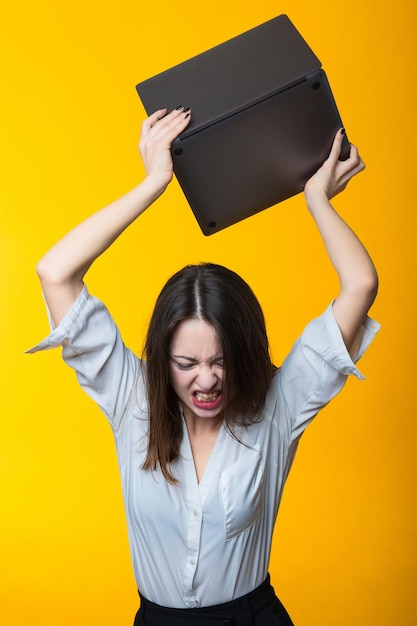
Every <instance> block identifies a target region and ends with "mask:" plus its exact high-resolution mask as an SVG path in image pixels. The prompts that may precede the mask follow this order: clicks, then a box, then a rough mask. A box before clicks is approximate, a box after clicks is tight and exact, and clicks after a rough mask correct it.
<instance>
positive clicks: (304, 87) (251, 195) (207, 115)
mask: <svg viewBox="0 0 417 626" xmlns="http://www.w3.org/2000/svg"><path fill="white" fill-rule="evenodd" d="M136 89H137V91H138V94H139V96H140V98H141V100H142V103H143V105H144V107H145V110H146V112H147V113H148V115H150V114H151V113H153V112H154V111H156V110H157V109H161V108H164V107H168V110H171V109H174V108H176V107H177V106H178V105H180V104H182V105H184V106H189V107H191V109H192V120H191V123H190V125H189V126H188V127H187V129H186V130H185V131H184V133H183V134H182V135H181V136H180V137H179V138H178V139H176V140H175V141H174V143H173V145H172V156H173V161H174V172H175V175H176V177H177V179H178V181H179V183H180V185H181V188H182V190H183V192H184V194H185V196H186V198H187V200H188V202H189V204H190V206H191V208H192V210H193V212H194V215H195V217H196V219H197V221H198V223H199V225H200V228H201V230H202V232H203V233H204V234H205V235H211V234H213V233H215V232H217V231H219V230H221V229H223V228H226V227H228V226H231V225H232V224H235V223H236V222H239V221H240V220H243V219H245V218H247V217H249V216H251V215H253V214H255V213H258V212H259V211H262V210H263V209H266V208H268V207H270V206H272V205H275V204H277V203H279V202H282V201H283V200H285V199H286V198H289V197H291V196H293V195H295V194H297V193H299V192H300V191H302V190H303V188H304V185H305V183H306V181H307V180H308V179H309V178H310V176H311V175H312V174H313V173H314V172H315V171H316V170H317V169H318V167H320V165H321V164H322V163H323V161H324V160H325V159H326V158H327V156H328V154H329V151H330V148H331V145H332V141H333V138H334V136H335V133H336V131H337V129H338V128H340V127H341V126H342V122H341V119H340V116H339V113H338V110H337V107H336V103H335V101H334V98H333V95H332V92H331V89H330V86H329V82H328V80H327V77H326V74H325V72H324V71H323V69H322V68H321V63H320V61H319V60H318V58H317V57H316V55H315V54H314V53H313V51H312V50H311V49H310V48H309V46H308V45H307V43H306V42H305V41H304V39H303V38H302V36H301V35H300V33H299V32H298V31H297V30H296V28H295V27H294V25H293V24H292V23H291V21H290V20H289V19H288V17H287V16H286V15H280V16H278V17H276V18H274V19H272V20H270V21H268V22H266V23H264V24H261V25H260V26H257V27H256V28H253V29H252V30H249V31H247V32H246V33H243V34H242V35H239V36H238V37H235V38H233V39H231V40H229V41H226V42H225V43H223V44H220V45H218V46H216V47H215V48H212V49H211V50H208V51H207V52H204V53H202V54H199V55H198V56H196V57H193V58H191V59H189V60H188V61H185V62H184V63H181V64H179V65H176V66H175V67H172V68H170V69H168V70H166V71H165V72H162V73H161V74H158V75H156V76H154V77H152V78H149V79H147V80H144V81H143V82H141V83H139V84H138V85H137V86H136ZM348 153H349V143H348V141H347V138H345V139H344V144H343V148H342V155H341V158H342V159H343V158H347V156H348Z"/></svg>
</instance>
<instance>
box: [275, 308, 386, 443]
mask: <svg viewBox="0 0 417 626" xmlns="http://www.w3.org/2000/svg"><path fill="white" fill-rule="evenodd" d="M379 328H380V326H379V324H378V323H377V322H375V321H374V320H372V319H371V318H369V317H367V318H366V320H365V323H364V325H363V329H362V333H361V337H360V339H359V341H358V344H357V346H356V348H355V354H354V356H353V358H352V357H351V355H350V354H349V352H348V351H347V349H346V346H345V343H344V341H343V338H342V334H341V332H340V329H339V326H338V324H337V322H336V320H335V318H334V316H333V312H332V304H330V305H329V306H328V308H327V309H326V311H325V312H324V313H323V314H322V315H321V316H320V317H318V318H317V319H314V320H313V321H312V322H310V323H309V324H308V325H307V327H306V328H305V330H304V332H303V334H302V335H301V337H300V338H299V339H298V340H297V341H296V343H295V344H294V347H293V349H292V350H291V352H290V354H289V355H288V356H287V358H286V359H285V361H284V362H283V364H282V367H281V368H280V370H279V372H278V376H277V380H276V384H277V385H278V394H279V396H280V397H281V400H282V399H283V401H284V404H285V414H286V415H287V416H288V418H289V429H290V433H288V434H289V435H290V437H291V439H293V440H294V439H297V438H298V437H299V436H300V435H301V433H302V432H303V431H304V429H305V428H306V426H307V425H308V424H309V423H310V421H311V420H312V419H313V417H314V416H315V415H316V414H317V413H318V411H320V409H322V408H323V407H324V406H326V404H328V402H330V400H331V399H332V398H334V396H335V395H337V394H338V393H339V392H340V391H341V389H342V388H343V386H344V384H345V382H346V380H347V377H348V376H349V375H353V376H356V378H358V379H359V380H362V379H364V378H365V377H364V376H363V375H362V374H361V372H360V371H359V370H358V368H357V367H356V363H357V361H358V360H359V359H360V358H361V356H362V355H363V353H364V352H365V350H366V349H367V347H368V346H369V344H370V343H371V341H372V340H373V338H374V336H375V335H376V333H377V332H378V330H379Z"/></svg>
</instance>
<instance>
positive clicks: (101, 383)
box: [28, 287, 379, 608]
mask: <svg viewBox="0 0 417 626" xmlns="http://www.w3.org/2000/svg"><path fill="white" fill-rule="evenodd" d="M51 327H52V332H51V334H50V335H49V336H48V337H47V338H46V339H45V340H44V341H42V342H41V343H40V344H38V345H37V346H35V347H34V348H32V349H31V350H29V351H28V352H36V351H38V350H44V349H48V348H53V347H56V346H59V345H62V346H63V358H64V360H65V361H66V363H68V365H70V366H71V367H73V368H74V369H75V371H76V373H77V377H78V380H79V382H80V384H81V386H82V387H83V388H84V389H85V391H86V392H87V393H88V394H89V395H90V396H91V397H92V398H93V400H94V401H95V402H97V403H98V404H99V406H100V407H101V409H102V410H103V411H104V413H105V415H106V416H107V418H108V420H109V422H110V424H111V427H112V429H113V432H114V437H115V442H116V447H117V454H118V459H119V466H120V473H121V479H122V489H123V496H124V502H125V508H126V515H127V523H128V530H129V541H130V549H131V555H132V561H133V567H134V572H135V577H136V582H137V585H138V589H139V590H140V592H141V593H142V594H143V595H144V596H145V597H146V598H147V599H148V600H151V601H152V602H156V603H158V604H160V605H163V606H167V607H176V608H194V607H203V606H210V605H213V604H219V603H223V602H228V601H229V600H233V599H235V598H238V597H240V596H243V595H245V594H246V593H248V592H250V591H252V590H253V589H255V588H256V587H257V586H258V585H260V584H261V583H262V582H263V581H264V580H265V578H266V575H267V572H268V563H269V557H270V549H271V540H272V533H273V529H274V523H275V519H276V516H277V512H278V507H279V503H280V500H281V496H282V491H283V487H284V484H285V480H286V478H287V476H288V472H289V470H290V468H291V465H292V462H293V460H294V455H295V452H296V449H297V445H298V441H299V438H300V436H301V434H302V432H303V431H304V429H305V428H306V426H307V425H308V423H309V422H310V421H311V420H312V418H313V417H314V416H315V415H316V414H317V412H318V411H319V410H320V409H321V408H322V407H323V406H325V405H326V404H327V403H328V402H329V400H331V399H332V398H333V397H334V396H335V395H336V394H337V393H338V392H339V391H340V390H341V389H342V387H343V385H344V383H345V381H346V378H347V375H349V374H353V375H355V376H356V377H357V378H359V379H362V378H363V376H362V374H361V373H360V372H359V370H358V369H357V368H356V367H355V365H354V363H353V361H352V360H351V358H350V356H349V354H348V352H347V350H346V348H345V345H344V343H343V340H342V337H341V333H340V330H339V327H338V326H337V323H336V321H335V319H334V317H333V314H332V307H331V305H330V306H329V307H328V308H327V310H326V311H325V312H324V313H323V315H322V316H321V317H319V318H317V319H315V320H313V321H312V322H311V323H310V324H309V325H308V326H307V327H306V329H305V330H304V332H303V334H302V336H301V337H300V339H298V340H297V341H296V343H295V345H294V347H293V349H292V351H291V352H290V354H289V355H288V357H287V358H286V359H285V361H284V363H283V364H282V367H281V368H280V369H279V370H278V371H277V372H276V374H275V375H274V377H273V380H272V383H271V386H270V389H269V391H268V394H267V397H266V404H265V410H264V416H263V419H262V420H261V421H260V422H258V423H255V424H252V425H251V426H249V427H247V428H243V427H239V428H238V429H236V434H237V437H238V439H239V440H240V442H241V443H240V442H239V441H238V440H237V439H235V438H233V437H232V436H231V435H230V433H229V432H228V431H227V429H226V428H225V427H222V428H221V429H220V432H219V435H218V437H217V441H216V443H215V446H214V449H213V451H212V454H211V456H210V459H209V461H208V463H207V466H206V468H205V471H204V474H203V477H202V479H201V481H200V483H198V481H197V477H196V472H195V468H194V463H193V457H192V453H191V447H190V442H189V439H188V434H187V428H186V427H185V425H184V427H183V435H184V436H183V441H182V444H181V456H180V458H179V459H178V460H177V461H175V462H174V463H173V464H172V471H173V473H174V475H175V476H176V478H177V479H178V480H179V484H178V485H171V484H169V483H167V481H166V480H165V479H164V477H163V476H162V473H161V472H160V471H159V470H158V471H155V472H151V471H145V470H143V469H141V466H142V463H143V460H144V458H145V453H146V445H147V428H148V421H147V420H148V414H147V402H146V395H145V385H144V376H145V369H146V363H144V362H143V361H141V360H140V359H139V358H138V357H137V356H135V355H134V354H133V353H132V352H131V351H130V350H129V349H127V348H126V347H125V346H124V344H123V342H122V339H121V335H120V333H119V330H118V328H117V327H116V325H115V323H114V321H113V319H112V317H111V316H110V314H109V312H108V310H107V309H106V308H105V306H104V305H103V304H102V303H101V302H100V301H99V300H97V299H96V298H93V297H92V296H90V295H89V294H88V291H87V289H86V287H84V289H83V291H82V292H81V294H80V295H79V297H78V299H77V301H76V302H75V303H74V305H73V306H72V308H71V309H70V311H69V312H68V313H67V315H66V316H65V318H64V319H63V320H62V322H61V324H60V325H59V326H58V327H57V328H53V325H52V324H51ZM378 328H379V325H378V324H377V323H376V322H373V321H372V320H371V319H370V318H368V319H367V321H366V323H365V326H364V330H363V334H362V339H361V342H360V346H359V348H358V353H357V358H356V359H355V361H357V360H358V359H359V358H360V356H362V354H363V352H364V351H365V349H366V348H367V346H368V345H369V343H370V342H371V341H372V339H373V337H374V335H375V333H376V332H377V330H378Z"/></svg>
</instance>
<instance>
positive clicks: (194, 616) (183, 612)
mask: <svg viewBox="0 0 417 626" xmlns="http://www.w3.org/2000/svg"><path fill="white" fill-rule="evenodd" d="M139 595H140V598H141V609H142V611H143V613H142V614H143V617H144V623H145V624H146V626H148V624H149V626H153V625H154V624H157V625H158V626H159V625H161V624H163V625H164V626H165V625H166V626H171V625H172V626H174V625H177V626H179V625H184V626H217V625H219V626H220V625H224V626H229V625H230V626H232V625H233V624H248V625H250V624H251V623H252V617H255V616H256V615H258V614H259V613H261V612H262V611H263V610H264V609H266V608H267V607H268V606H270V605H271V604H272V603H273V602H274V600H275V601H276V600H277V598H276V595H275V592H274V589H273V587H272V586H271V584H270V576H269V574H268V576H267V578H266V579H265V581H264V582H263V583H262V584H261V585H259V587H257V588H256V589H254V590H253V591H251V592H250V593H248V594H246V595H245V596H242V597H241V598H237V599H236V600H231V601H230V602H225V603H223V604H217V605H214V606H207V607H202V608H197V609H172V608H169V607H163V606H160V605H158V604H155V603H154V602H150V601H149V600H147V599H146V598H144V597H143V596H142V595H141V594H139Z"/></svg>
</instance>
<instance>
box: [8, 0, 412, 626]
mask: <svg viewBox="0 0 417 626" xmlns="http://www.w3.org/2000/svg"><path fill="white" fill-rule="evenodd" d="M144 5H145V3H143V2H141V3H139V2H134V1H133V0H120V1H119V2H109V1H108V0H103V1H102V2H100V3H98V2H95V3H91V2H88V1H87V2H86V1H85V0H84V1H81V0H73V1H72V2H66V1H64V2H59V3H58V2H52V0H43V1H42V2H41V3H39V4H37V3H35V2H30V1H28V0H22V2H15V3H12V2H11V1H8V2H6V3H3V7H2V18H1V22H2V23H1V37H0V45H1V48H2V49H1V58H2V64H1V67H2V69H1V76H0V84H1V91H2V95H1V100H0V107H1V121H2V131H1V151H0V159H1V170H0V177H1V181H2V182H1V189H0V194H1V196H0V197H1V201H0V202H1V231H0V237H1V246H0V255H1V278H2V305H1V307H0V315H1V328H2V344H3V348H2V351H1V353H2V358H1V359H0V367H1V381H2V398H1V400H2V401H1V404H2V414H3V415H2V426H1V439H0V446H1V457H0V462H1V487H0V488H1V500H0V501H1V514H0V623H1V624H4V625H5V626H24V625H39V626H48V625H54V626H55V625H56V624H59V625H60V626H70V625H71V626H72V625H73V624H77V625H78V626H95V625H97V626H98V625H99V624H100V626H107V625H108V626H114V625H115V624H117V625H119V624H120V625H123V624H126V625H127V624H131V623H132V621H133V614H134V612H135V608H136V605H137V597H136V590H135V584H134V581H133V577H132V572H131V566H130V560H129V554H128V547H127V538H126V530H125V521H124V512H123V507H122V501H121V494H120V487H119V478H118V474H117V464H116V458H115V453H114V450H113V443H112V437H111V433H110V430H109V428H108V426H107V424H106V423H105V420H104V419H103V417H102V415H101V414H100V412H99V410H98V409H97V408H96V407H95V406H93V404H92V403H91V401H90V400H89V399H88V398H87V397H86V396H85V395H84V394H83V393H82V392H81V391H80V390H79V389H78V387H77V385H76V382H75V380H74V376H73V373H72V372H70V371H68V370H67V369H66V368H65V367H64V365H63V364H62V363H61V360H60V354H59V352H58V351H56V352H50V353H47V354H42V355H36V356H26V355H23V351H24V349H25V348H27V347H29V346H30V345H32V344H33V343H35V342H36V341H37V340H39V339H40V338H41V337H42V336H43V335H44V334H46V331H47V326H46V320H45V316H44V309H43V303H42V300H41V295H40V289H39V285H38V283H37V279H36V276H35V271H34V268H35V263H36V261H37V259H38V258H39V257H40V256H41V255H42V253H43V252H44V251H45V250H46V249H47V248H48V247H49V246H50V245H52V243H53V242H54V241H55V240H56V239H57V238H58V237H60V236H61V235H62V234H63V233H64V232H65V231H66V230H67V229H69V228H70V227H71V226H72V225H74V224H75V223H77V222H78V221H79V220H81V219H82V218H84V217H85V216H87V215H89V214H90V213H91V212H92V211H93V210H95V209H98V208H100V207H101V206H102V205H104V204H106V203H108V202H109V201H110V200H112V199H114V198H115V197H117V196H118V195H120V194H122V193H123V192H124V191H127V190H128V189H129V188H130V187H132V186H134V185H135V184H136V183H137V182H138V181H139V180H140V178H141V176H142V175H143V169H142V165H141V162H140V159H139V156H138V155H137V149H136V146H137V140H138V137H139V129H140V123H141V120H142V118H143V116H144V111H143V109H142V107H141V104H140V102H139V99H138V97H137V95H136V93H135V90H134V86H135V84H136V82H138V81H139V80H142V79H144V78H147V77H149V76H151V75H152V74H154V73H156V72H158V71H161V70H163V69H166V68H167V67H169V66H171V65H173V64H174V63H177V62H180V61H182V60H185V59H186V58H188V57H190V56H192V55H194V54H197V53H198V52H202V51H203V50H205V49H207V48H209V47H211V46H213V45H215V44H217V43H221V42H222V41H224V40H225V39H228V38H230V37H231V36H234V35H237V34H239V33H240V32H243V31H244V30H247V29H249V28H251V27H253V26H255V25H257V24H260V23H261V22H263V21H266V20H267V19H270V18H272V17H274V16H275V15H278V14H280V13H287V14H288V15H289V16H290V18H291V19H292V21H293V22H294V23H295V24H296V26H297V27H298V29H299V30H300V31H301V32H302V33H303V35H304V36H305V38H306V39H307V40H308V42H309V43H310V45H311V46H312V47H313V49H314V51H315V52H316V54H317V55H318V56H319V58H320V59H321V60H322V62H323V65H324V67H325V69H326V71H327V74H328V76H329V80H330V83H331V85H332V88H333V92H334V94H335V97H336V100H337V102H338V105H339V108H340V111H341V114H342V117H343V119H344V123H345V125H346V128H347V130H348V133H349V137H350V139H351V140H352V141H354V142H356V143H358V144H359V146H360V150H361V153H362V154H363V157H364V159H365V161H366V162H367V165H368V167H367V170H366V172H365V173H364V174H362V175H361V176H360V178H358V179H357V180H355V181H354V183H353V184H352V185H351V187H350V188H349V189H348V191H347V192H346V193H345V194H344V196H342V197H340V198H339V199H338V200H337V206H338V208H339V209H340V211H341V212H342V214H343V215H345V216H346V218H347V219H348V221H350V223H351V224H352V225H353V227H354V228H355V229H356V230H357V232H358V233H359V234H360V236H361V237H362V238H363V240H364V241H365V242H366V244H367V246H368V248H369V250H370V251H371V253H372V255H373V256H374V259H375V261H376V264H377V266H378V269H379V273H380V282H381V288H380V295H379V297H378V301H377V303H376V305H375V306H374V308H373V314H374V316H375V317H376V318H377V319H379V320H380V321H381V323H382V324H383V330H382V332H381V333H380V335H379V336H378V338H377V339H376V341H375V344H374V345H373V347H372V349H371V350H370V352H369V353H368V354H367V355H366V357H365V358H364V359H363V362H362V364H361V367H362V370H363V371H364V373H365V375H366V376H367V379H368V380H367V381H366V382H364V383H358V382H357V381H355V380H352V381H350V382H349V383H348V386H347V388H346V389H345V391H344V393H343V394H342V395H341V396H339V397H338V398H337V399H336V400H335V401H334V403H333V404H332V405H331V406H329V407H328V408H327V409H326V410H324V411H323V413H322V415H321V416H320V418H319V419H318V420H317V421H316V422H315V423H314V424H313V425H312V426H311V428H310V429H309V431H308V432H307V433H306V435H305V437H304V438H303V441H302V443H301V445H300V450H299V454H298V457H297V460H296V463H295V466H294V469H293V472H292V474H291V476H290V479H289V482H288V485H287V490H286V492H285V495H284V500H283V505H282V510H281V513H280V519H279V522H278V525H277V532H276V535H275V544H274V554H273V558H272V563H271V572H272V576H273V582H274V583H275V586H276V588H277V591H278V593H279V595H280V596H281V597H282V599H283V601H284V603H285V604H286V606H287V607H288V609H289V611H290V613H291V614H292V616H293V619H294V621H295V623H296V625H297V626H315V625H317V626H352V625H358V626H359V625H361V626H362V625H365V624H366V625H367V626H373V625H375V626H377V625H378V626H384V625H386V626H388V625H390V626H391V625H392V624H395V626H400V625H401V626H411V625H415V624H417V621H416V620H417V618H416V617H415V613H416V608H417V607H416V602H415V583H416V580H415V562H416V545H415V534H416V533H415V528H416V526H415V517H414V516H415V478H416V473H415V470H416V454H415V449H414V446H415V441H416V425H415V418H416V417H417V416H416V412H417V411H416V392H415V389H416V384H415V372H414V367H415V359H414V358H413V345H414V344H415V330H414V327H415V309H416V279H415V276H416V269H417V268H416V254H415V246H416V207H415V179H416V175H415V152H416V132H415V128H416V120H415V111H416V107H417V99H416V86H415V83H416V80H415V73H414V68H415V61H416V43H415V42H416V35H415V33H416V9H415V5H414V2H412V1H411V0H409V1H407V0H398V1H397V2H396V3H392V4H391V3H388V2H382V3H375V2H374V0H351V2H349V3H347V4H337V3H335V2H333V1H330V0H324V1H322V2H306V1H305V0H292V1H291V2H283V1H272V0H261V1H260V2H254V3H251V2H248V1H246V0H244V1H243V2H240V3H237V2H236V1H233V2H232V1H230V0H212V1H211V2H199V3H178V2H173V1H172V0H170V1H169V2H168V1H167V0H160V1H159V2H155V3H152V2H148V3H146V6H144ZM198 260H214V261H217V262H220V263H224V264H226V265H228V266H230V267H231V268H233V269H235V270H237V271H238V272H240V273H241V274H242V275H243V276H244V277H245V278H246V279H247V280H248V281H249V282H250V284H251V285H252V286H253V288H254V290H255V291H256V293H257V294H258V296H259V298H260V300H261V302H262V304H263V306H264V309H265V313H266V317H267V320H268V325H269V329H270V334H271V339H272V343H273V350H274V356H275V360H276V361H277V362H279V361H280V360H281V359H282V357H283V356H284V355H285V353H286V352H287V350H288V349H289V347H290V345H291V343H292V341H293V340H294V339H295V337H296V336H297V335H298V333H299V332H300V331H301V329H302V327H303V325H304V324H305V323H306V322H307V321H308V320H309V319H310V318H311V317H312V316H313V315H316V314H318V313H319V312H320V311H321V309H323V307H324V306H325V305H326V304H327V303H328V302H329V301H330V299H331V298H332V297H333V296H334V295H335V290H336V288H337V285H336V282H335V279H334V277H333V274H332V271H331V270H330V268H329V267H328V264H327V261H326V259H325V256H324V253H323V250H322V247H321V244H320V241H319V240H318V237H317V235H316V233H315V230H314V227H313V225H312V223H311V220H310V219H309V217H308V215H307V213H306V209H305V207H304V203H303V199H302V197H297V198H294V199H292V200H290V201H288V202H286V203H284V204H282V205H280V206H277V207H275V208H273V209H270V210H268V211H266V212H264V213H262V214H260V215H258V216H256V217H254V218H252V219H250V220H248V221H246V222H244V223H241V224H240V225H238V226H235V227H234V228H231V229H227V230H226V231H224V232H222V233H220V234H219V235H216V236H214V237H210V238H204V237H203V235H202V234H201V233H200V231H199V229H198V227H197V224H196V223H195V221H194V218H193V216H192V214H191V211H190V209H189V207H188V205H187V204H186V202H185V200H184V198H183V196H182V195H181V193H180V191H179V188H178V186H177V183H176V182H175V183H173V184H172V186H171V187H170V189H169V190H168V192H167V193H166V195H165V196H164V197H163V198H162V199H161V200H160V201H159V202H158V205H157V206H155V207H153V208H152V209H151V210H150V211H149V212H148V213H147V214H146V215H145V216H144V217H143V219H142V220H141V223H140V224H137V225H135V226H134V227H133V228H132V229H131V230H130V231H129V232H128V233H127V234H126V235H125V236H124V237H123V239H122V241H120V242H119V243H118V244H117V245H116V246H115V247H114V249H113V250H112V251H111V252H109V253H108V254H107V256H106V257H105V258H103V259H102V260H101V261H100V262H98V263H97V265H96V267H95V268H94V269H93V270H92V271H91V273H90V275H89V278H88V283H89V286H90V290H91V291H93V292H94V293H96V294H97V295H99V296H101V297H102V298H103V299H104V300H105V301H106V302H107V304H108V306H109V307H110V309H111V310H112V312H113V314H114V316H115V318H116V319H117V321H118V323H119V325H120V326H121V328H122V329H123V332H124V336H125V339H126V342H127V343H129V344H130V345H131V346H132V347H133V348H136V349H138V350H139V349H140V347H141V344H142V338H143V331H144V328H145V327H146V323H147V320H148V317H149V314H150V310H151V306H152V303H153V301H154V298H155V296H156V294H157V292H158V291H159V289H160V287H161V286H162V283H163V282H164V280H165V278H166V277H167V276H168V275H170V274H171V273H172V272H173V271H174V270H176V269H177V268H179V267H181V266H182V265H183V264H185V263H186V262H193V261H198Z"/></svg>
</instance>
